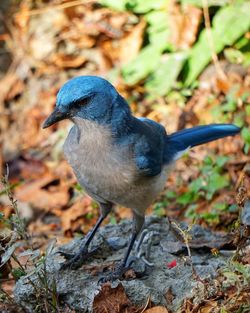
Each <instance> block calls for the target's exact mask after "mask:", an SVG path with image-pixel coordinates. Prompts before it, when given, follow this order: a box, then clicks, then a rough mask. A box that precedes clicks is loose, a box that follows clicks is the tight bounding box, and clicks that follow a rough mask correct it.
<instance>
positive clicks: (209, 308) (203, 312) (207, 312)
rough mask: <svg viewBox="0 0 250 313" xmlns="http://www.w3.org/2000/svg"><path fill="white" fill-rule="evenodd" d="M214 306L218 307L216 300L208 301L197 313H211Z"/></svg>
mask: <svg viewBox="0 0 250 313" xmlns="http://www.w3.org/2000/svg"><path fill="white" fill-rule="evenodd" d="M216 307H218V303H217V301H209V303H207V304H206V305H205V306H204V307H203V308H200V309H199V311H198V313H212V312H214V308H216Z"/></svg>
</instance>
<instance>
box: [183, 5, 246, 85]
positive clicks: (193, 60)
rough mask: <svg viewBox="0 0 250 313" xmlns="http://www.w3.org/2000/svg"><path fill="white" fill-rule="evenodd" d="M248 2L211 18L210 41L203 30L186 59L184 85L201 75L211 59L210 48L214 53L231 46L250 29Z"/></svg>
mask: <svg viewBox="0 0 250 313" xmlns="http://www.w3.org/2000/svg"><path fill="white" fill-rule="evenodd" d="M249 11H250V2H248V1H246V2H241V3H236V4H232V5H228V6H225V7H223V8H221V9H220V10H219V11H218V12H217V13H216V15H215V17H214V18H213V24H212V28H211V39H212V42H211V40H210V38H209V34H208V30H207V29H204V30H203V31H202V32H201V34H200V36H199V39H198V42H197V43H196V44H195V45H194V47H193V48H192V49H191V52H190V57H189V59H188V74H187V76H186V79H185V84H186V85H190V84H191V83H192V82H193V81H194V80H195V79H196V78H197V77H198V75H199V74H200V73H201V71H202V70H203V69H204V67H205V66H206V65H207V64H208V63H209V62H210V60H211V58H212V52H213V50H212V47H211V44H212V45H213V48H214V50H215V52H216V53H219V52H221V51H222V50H223V48H224V47H225V46H230V45H232V44H233V43H234V42H235V41H236V40H237V39H239V38H240V37H241V36H242V35H243V34H244V33H246V32H247V31H248V29H249V27H250V19H249Z"/></svg>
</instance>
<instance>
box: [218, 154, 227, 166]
mask: <svg viewBox="0 0 250 313" xmlns="http://www.w3.org/2000/svg"><path fill="white" fill-rule="evenodd" d="M228 160H229V157H227V156H223V155H221V156H218V157H217V158H216V159H215V163H216V165H217V166H219V167H223V166H224V165H225V164H226V163H227V161H228Z"/></svg>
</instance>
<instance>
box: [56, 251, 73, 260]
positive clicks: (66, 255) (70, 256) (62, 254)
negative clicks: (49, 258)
mask: <svg viewBox="0 0 250 313" xmlns="http://www.w3.org/2000/svg"><path fill="white" fill-rule="evenodd" d="M57 253H58V254H60V255H61V256H63V257H64V258H65V260H70V259H73V257H74V256H75V254H73V253H69V252H66V251H63V250H58V251H57Z"/></svg>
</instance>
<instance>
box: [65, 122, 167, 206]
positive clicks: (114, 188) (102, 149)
mask: <svg viewBox="0 0 250 313" xmlns="http://www.w3.org/2000/svg"><path fill="white" fill-rule="evenodd" d="M74 122H75V124H76V125H75V126H73V128H72V129H71V131H70V133H69V135H68V137H67V139H66V141H65V144H64V154H65V157H66V159H67V160H68V162H69V163H70V165H71V166H72V168H73V170H74V173H75V175H76V177H77V179H78V181H79V183H80V184H81V185H82V187H83V188H84V189H85V190H86V192H87V193H88V194H89V195H90V196H92V197H93V198H94V199H95V200H96V201H99V202H103V201H110V202H113V203H117V204H120V205H123V206H126V207H129V208H132V209H134V210H136V211H137V210H139V211H145V209H146V208H147V207H148V206H149V205H150V204H151V203H152V201H153V200H154V199H155V197H156V196H157V194H158V193H159V192H160V191H161V190H162V189H163V188H164V185H165V181H166V177H167V172H168V168H164V170H163V171H162V173H161V174H159V175H158V176H156V177H153V178H150V177H146V178H142V177H138V175H137V171H136V166H135V162H134V157H133V153H132V151H131V147H128V146H127V147H123V148H121V147H117V146H114V145H113V142H112V135H111V132H110V130H109V129H108V128H107V127H104V126H102V125H98V124H96V123H94V122H90V121H86V120H83V119H75V120H74Z"/></svg>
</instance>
